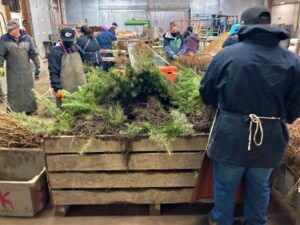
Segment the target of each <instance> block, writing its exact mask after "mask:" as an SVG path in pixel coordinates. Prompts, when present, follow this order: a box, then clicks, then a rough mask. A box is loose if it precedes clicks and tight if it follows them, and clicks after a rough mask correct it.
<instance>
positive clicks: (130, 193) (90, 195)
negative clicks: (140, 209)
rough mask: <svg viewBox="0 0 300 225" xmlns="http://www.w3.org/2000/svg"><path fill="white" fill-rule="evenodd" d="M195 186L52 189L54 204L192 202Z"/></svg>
mask: <svg viewBox="0 0 300 225" xmlns="http://www.w3.org/2000/svg"><path fill="white" fill-rule="evenodd" d="M192 193H193V188H182V189H146V190H120V191H89V190H78V191H75V190H74V191H58V190H53V191H52V197H53V201H54V205H87V204H89V205H95V204H117V203H126V204H131V203H134V204H178V203H187V202H190V200H191V197H192Z"/></svg>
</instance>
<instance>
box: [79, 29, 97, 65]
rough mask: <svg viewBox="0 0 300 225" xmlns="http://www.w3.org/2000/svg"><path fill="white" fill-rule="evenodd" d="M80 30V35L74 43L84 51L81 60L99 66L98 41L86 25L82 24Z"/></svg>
mask: <svg viewBox="0 0 300 225" xmlns="http://www.w3.org/2000/svg"><path fill="white" fill-rule="evenodd" d="M80 31H81V33H82V35H81V36H80V37H79V38H78V39H77V42H76V44H77V45H78V46H79V47H80V48H81V49H82V50H83V52H84V56H83V61H84V62H85V63H87V64H89V65H93V66H100V62H101V55H100V52H99V51H100V45H99V43H98V41H97V40H96V38H94V36H93V34H92V31H91V30H90V29H89V27H88V26H82V27H81V28H80Z"/></svg>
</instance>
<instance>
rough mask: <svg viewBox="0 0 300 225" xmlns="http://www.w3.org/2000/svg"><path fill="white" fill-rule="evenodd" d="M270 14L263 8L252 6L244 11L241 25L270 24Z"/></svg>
mask: <svg viewBox="0 0 300 225" xmlns="http://www.w3.org/2000/svg"><path fill="white" fill-rule="evenodd" d="M270 23H271V13H270V11H269V10H268V9H267V8H266V7H264V6H254V7H250V8H248V9H246V10H245V11H244V12H243V13H242V16H241V24H242V25H251V24H270Z"/></svg>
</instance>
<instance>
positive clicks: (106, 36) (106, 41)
mask: <svg viewBox="0 0 300 225" xmlns="http://www.w3.org/2000/svg"><path fill="white" fill-rule="evenodd" d="M96 39H97V41H98V43H99V45H100V49H104V50H112V43H113V42H114V41H116V40H117V37H116V36H115V35H114V34H112V33H111V32H109V31H108V27H107V26H101V27H100V32H99V34H98V35H97V36H96ZM102 57H113V54H112V53H103V54H102ZM102 64H103V70H104V71H108V70H109V69H110V68H111V67H113V66H114V63H113V62H103V63H102Z"/></svg>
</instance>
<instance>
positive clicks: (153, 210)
mask: <svg viewBox="0 0 300 225" xmlns="http://www.w3.org/2000/svg"><path fill="white" fill-rule="evenodd" d="M160 213H161V205H160V204H150V205H149V215H150V216H160Z"/></svg>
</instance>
